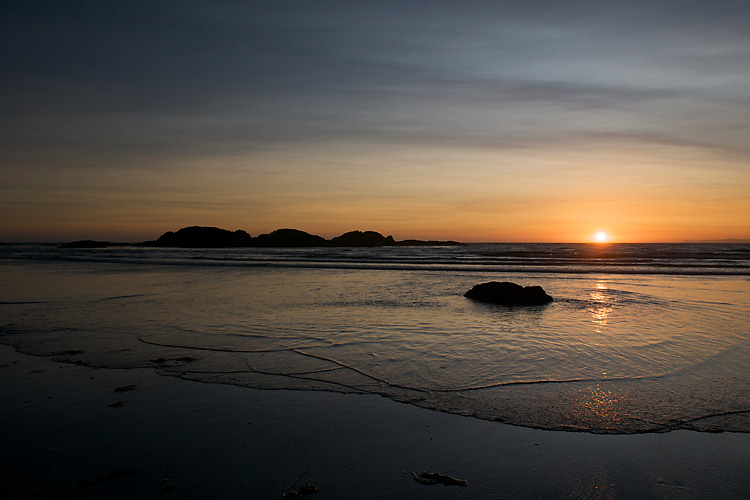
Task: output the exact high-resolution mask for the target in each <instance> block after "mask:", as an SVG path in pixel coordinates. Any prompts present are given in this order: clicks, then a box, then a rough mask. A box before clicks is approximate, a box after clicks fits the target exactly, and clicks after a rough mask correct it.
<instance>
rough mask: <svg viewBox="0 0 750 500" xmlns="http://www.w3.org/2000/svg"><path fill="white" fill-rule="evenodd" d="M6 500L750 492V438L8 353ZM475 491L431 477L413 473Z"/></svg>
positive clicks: (4, 359)
mask: <svg viewBox="0 0 750 500" xmlns="http://www.w3.org/2000/svg"><path fill="white" fill-rule="evenodd" d="M0 366H1V367H0V376H1V377H2V378H1V380H2V384H0V395H1V396H2V401H3V406H4V410H3V412H2V413H1V414H0V428H2V429H3V431H2V440H1V443H2V447H3V450H4V453H3V459H2V467H1V469H0V471H1V472H0V487H2V489H3V491H4V492H6V494H7V495H8V496H6V498H105V497H106V498H136V497H140V498H282V493H283V492H284V491H285V489H287V488H291V489H294V490H298V489H299V488H301V487H302V486H304V484H305V483H306V482H308V481H309V482H310V483H311V484H313V485H315V486H316V487H317V489H318V490H319V491H318V492H317V493H315V494H311V495H308V498H315V499H320V500H324V499H326V498H342V499H343V498H354V497H356V498H620V499H621V498H633V499H636V498H639V499H648V498H695V499H698V498H717V499H718V498H722V499H726V498H745V496H746V493H747V491H750V477H748V476H747V474H746V471H747V466H746V464H747V463H749V462H748V461H749V460H750V435H748V434H740V433H720V434H712V433H699V432H693V431H685V430H680V431H673V432H668V433H658V434H638V435H593V434H588V433H580V432H576V433H573V432H559V431H542V430H535V429H528V428H523V427H515V426H509V425H504V424H500V423H496V422H489V421H484V420H480V419H476V418H468V417H461V416H456V415H449V414H445V413H440V412H435V411H430V410H426V409H423V408H418V407H415V406H411V405H406V404H400V403H396V402H393V401H391V400H389V399H386V398H383V397H379V396H373V395H355V394H336V393H328V392H317V391H307V392H305V391H289V390H278V391H269V390H265V391H262V390H255V389H248V388H244V387H236V386H230V385H222V384H209V383H198V382H191V381H186V380H182V379H179V378H176V377H167V376H160V375H156V374H155V373H154V371H153V370H152V369H140V368H139V369H124V370H123V369H93V368H89V367H85V366H76V365H74V364H68V363H58V362H54V361H52V360H51V359H50V358H43V357H36V356H27V355H24V354H20V353H17V352H16V351H14V350H13V349H11V348H10V347H7V346H2V347H0ZM412 471H414V472H416V473H420V472H423V471H430V472H437V473H441V474H445V475H450V476H451V477H455V478H458V479H461V480H465V481H467V482H468V486H465V487H461V486H443V485H433V486H427V485H424V484H420V483H418V482H417V481H415V480H414V479H413V477H412V476H411V472H412Z"/></svg>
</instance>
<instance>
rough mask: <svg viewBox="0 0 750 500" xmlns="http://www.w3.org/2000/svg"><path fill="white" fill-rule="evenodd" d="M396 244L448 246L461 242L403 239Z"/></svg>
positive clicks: (402, 245)
mask: <svg viewBox="0 0 750 500" xmlns="http://www.w3.org/2000/svg"><path fill="white" fill-rule="evenodd" d="M396 245H398V246H400V247H425V246H429V247H448V246H461V245H463V243H459V242H457V241H436V240H429V241H424V240H403V241H397V242H396Z"/></svg>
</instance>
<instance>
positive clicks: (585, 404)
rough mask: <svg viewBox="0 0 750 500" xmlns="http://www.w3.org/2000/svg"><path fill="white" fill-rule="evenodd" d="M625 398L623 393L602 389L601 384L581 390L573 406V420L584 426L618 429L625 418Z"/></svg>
mask: <svg viewBox="0 0 750 500" xmlns="http://www.w3.org/2000/svg"><path fill="white" fill-rule="evenodd" d="M623 399H626V398H625V396H623V395H622V394H616V393H614V392H612V391H611V390H609V389H606V390H605V389H602V388H601V387H599V384H597V385H596V387H594V386H592V387H589V388H588V389H586V390H581V391H580V393H579V396H578V397H577V398H576V403H575V404H574V406H573V412H572V416H573V420H575V421H577V422H579V423H580V424H582V426H583V427H588V426H590V425H592V424H593V425H594V426H596V427H598V428H600V429H616V428H618V427H619V426H620V422H621V421H622V419H623V418H624V411H623V405H622V403H621V400H623ZM580 424H579V425H580Z"/></svg>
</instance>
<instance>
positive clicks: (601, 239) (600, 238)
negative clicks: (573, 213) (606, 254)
mask: <svg viewBox="0 0 750 500" xmlns="http://www.w3.org/2000/svg"><path fill="white" fill-rule="evenodd" d="M594 239H595V240H596V241H597V242H598V243H606V242H607V240H609V235H607V233H605V232H604V231H599V232H597V233H596V234H595V235H594Z"/></svg>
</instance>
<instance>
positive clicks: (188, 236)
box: [60, 226, 463, 248]
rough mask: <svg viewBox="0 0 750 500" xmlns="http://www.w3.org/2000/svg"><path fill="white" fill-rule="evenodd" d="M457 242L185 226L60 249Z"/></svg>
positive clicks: (65, 245)
mask: <svg viewBox="0 0 750 500" xmlns="http://www.w3.org/2000/svg"><path fill="white" fill-rule="evenodd" d="M462 244H463V243H459V242H457V241H435V240H429V241H425V240H403V241H396V240H394V239H393V236H383V235H382V234H380V233H377V232H375V231H349V232H348V233H344V234H342V235H341V236H336V237H335V238H331V239H330V240H327V239H325V238H323V237H322V236H317V235H315V234H310V233H306V232H305V231H300V230H299V229H277V230H276V231H273V232H271V233H268V234H261V235H258V236H256V237H252V236H250V234H248V233H247V232H245V231H243V230H241V229H238V230H236V231H230V230H228V229H221V228H218V227H206V226H189V227H183V228H182V229H180V230H178V231H167V232H166V233H164V234H162V235H161V236H159V238H157V239H155V240H152V241H144V242H142V243H111V242H108V241H94V240H79V241H73V242H70V243H63V244H62V245H60V248H106V247H109V246H145V247H168V248H241V247H266V248H269V247H280V248H295V247H389V246H454V245H462Z"/></svg>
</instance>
